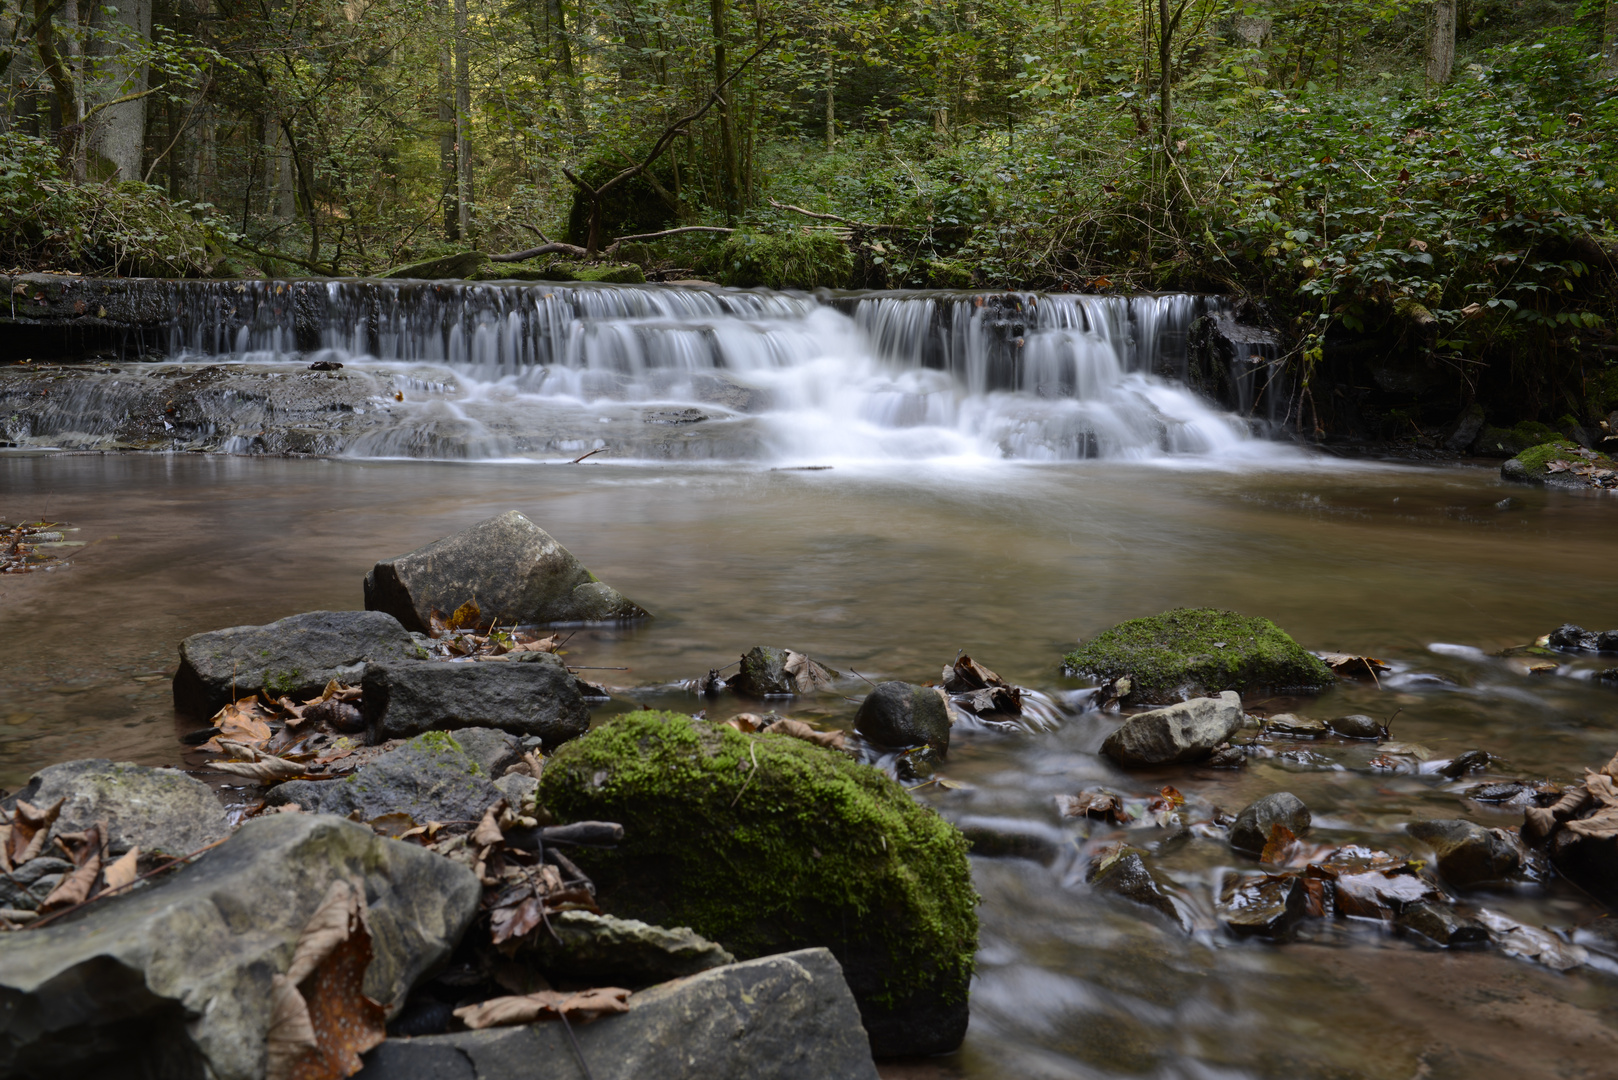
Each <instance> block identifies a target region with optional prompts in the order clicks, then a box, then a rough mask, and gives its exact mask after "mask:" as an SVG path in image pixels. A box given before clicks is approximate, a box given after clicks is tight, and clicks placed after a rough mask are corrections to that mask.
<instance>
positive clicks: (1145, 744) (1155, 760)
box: [1101, 690, 1242, 768]
mask: <svg viewBox="0 0 1618 1080" xmlns="http://www.w3.org/2000/svg"><path fill="white" fill-rule="evenodd" d="M1241 726H1242V699H1241V696H1240V695H1238V694H1237V693H1236V692H1235V691H1233V690H1226V691H1225V692H1224V693H1222V694H1220V695H1219V696H1218V697H1203V698H1192V699H1191V700H1190V701H1182V702H1180V703H1179V704H1178V705H1170V706H1168V707H1167V708H1163V709H1153V710H1152V711H1151V712H1143V713H1137V714H1135V715H1134V716H1131V717H1130V718H1129V719H1128V720H1125V721H1124V724H1123V726H1122V727H1120V728H1119V729H1118V730H1117V731H1114V732H1113V733H1112V734H1111V735H1108V736H1107V741H1106V742H1104V743H1102V744H1101V752H1102V753H1103V754H1106V755H1107V756H1108V757H1109V758H1111V759H1112V760H1113V761H1116V762H1117V763H1118V764H1120V765H1125V766H1130V767H1136V768H1139V767H1143V766H1151V765H1180V764H1185V763H1187V762H1193V761H1201V760H1202V759H1203V758H1206V757H1207V756H1208V755H1209V754H1211V753H1213V750H1214V747H1216V746H1218V745H1219V744H1220V743H1222V742H1225V741H1226V740H1228V739H1229V738H1230V737H1231V736H1232V735H1234V734H1236V732H1237V731H1239V730H1241Z"/></svg>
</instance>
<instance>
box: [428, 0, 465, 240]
mask: <svg viewBox="0 0 1618 1080" xmlns="http://www.w3.org/2000/svg"><path fill="white" fill-rule="evenodd" d="M434 2H435V6H436V7H437V8H438V25H439V26H440V27H442V28H445V29H448V27H449V13H448V11H447V6H448V5H447V0H434ZM454 83H455V69H454V62H453V61H452V60H451V58H450V35H445V36H444V37H442V38H440V39H439V45H438V178H439V183H440V185H441V190H442V191H443V194H444V204H443V205H444V239H445V240H459V239H460V238H461V204H460V200H459V199H458V198H457V197H456V194H455V192H456V188H457V184H456V175H457V172H456V168H455V86H454Z"/></svg>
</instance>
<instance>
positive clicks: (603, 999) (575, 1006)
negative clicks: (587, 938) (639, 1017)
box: [455, 986, 629, 1031]
mask: <svg viewBox="0 0 1618 1080" xmlns="http://www.w3.org/2000/svg"><path fill="white" fill-rule="evenodd" d="M628 1011H629V991H628V990H625V989H623V988H622V987H617V986H605V987H598V988H596V989H593V990H580V991H578V992H576V993H562V992H559V991H556V990H542V991H540V992H539V993H537V994H523V995H521V996H520V997H498V998H491V999H490V1000H488V1001H484V1002H479V1003H478V1004H476V1005H466V1006H463V1007H462V1008H459V1009H456V1010H455V1015H456V1017H457V1018H459V1019H460V1021H461V1023H463V1024H465V1025H466V1026H467V1027H469V1028H471V1029H472V1030H474V1031H476V1030H478V1029H480V1028H487V1027H499V1026H503V1025H508V1024H531V1023H533V1022H534V1021H535V1020H550V1019H556V1018H559V1017H566V1018H567V1019H568V1020H569V1021H574V1022H578V1023H589V1022H590V1021H591V1020H595V1019H598V1018H599V1017H602V1016H608V1015H611V1014H613V1013H626V1012H628Z"/></svg>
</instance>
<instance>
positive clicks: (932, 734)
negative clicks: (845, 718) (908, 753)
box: [854, 682, 950, 754]
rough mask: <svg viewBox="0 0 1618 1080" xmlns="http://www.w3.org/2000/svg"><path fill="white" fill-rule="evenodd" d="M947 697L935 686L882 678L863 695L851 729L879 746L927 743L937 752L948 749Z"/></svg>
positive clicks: (940, 752)
mask: <svg viewBox="0 0 1618 1080" xmlns="http://www.w3.org/2000/svg"><path fill="white" fill-rule="evenodd" d="M949 724H950V715H949V698H947V697H945V696H944V692H943V691H942V690H940V689H938V688H937V687H936V686H917V685H916V684H914V683H906V682H885V683H882V684H880V685H879V686H877V687H876V689H874V690H872V691H871V692H870V693H869V694H867V695H865V700H864V701H862V702H861V703H860V710H859V712H858V713H856V714H855V715H854V730H855V731H857V732H859V733H860V734H861V735H863V736H865V737H866V738H867V739H870V740H871V741H872V742H874V743H878V744H880V745H882V746H889V747H894V748H899V747H905V746H920V745H921V744H923V743H926V744H927V745H928V746H930V747H932V748H933V750H934V751H935V752H936V753H939V754H944V753H947V752H948V750H949Z"/></svg>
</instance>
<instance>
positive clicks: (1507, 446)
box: [1472, 420, 1562, 457]
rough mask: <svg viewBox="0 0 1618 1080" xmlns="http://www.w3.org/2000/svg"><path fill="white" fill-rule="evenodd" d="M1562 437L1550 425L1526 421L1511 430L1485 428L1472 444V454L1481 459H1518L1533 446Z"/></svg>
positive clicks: (1510, 428)
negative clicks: (1518, 455)
mask: <svg viewBox="0 0 1618 1080" xmlns="http://www.w3.org/2000/svg"><path fill="white" fill-rule="evenodd" d="M1561 437H1562V433H1561V432H1559V431H1557V430H1556V429H1555V428H1553V427H1551V426H1550V425H1549V424H1541V423H1540V422H1539V421H1537V420H1524V421H1522V422H1521V423H1519V424H1516V425H1514V426H1512V427H1509V428H1498V427H1485V428H1484V429H1483V430H1482V431H1481V432H1479V433H1478V437H1477V440H1476V441H1475V442H1474V443H1473V444H1472V452H1473V453H1474V454H1478V455H1479V456H1481V457H1516V456H1517V454H1519V453H1521V452H1522V451H1524V450H1527V449H1528V448H1529V447H1531V446H1537V445H1539V444H1540V443H1543V442H1548V441H1551V440H1555V439H1560V438H1561Z"/></svg>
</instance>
